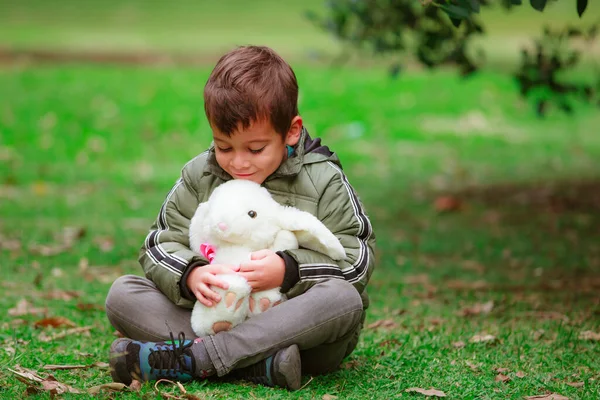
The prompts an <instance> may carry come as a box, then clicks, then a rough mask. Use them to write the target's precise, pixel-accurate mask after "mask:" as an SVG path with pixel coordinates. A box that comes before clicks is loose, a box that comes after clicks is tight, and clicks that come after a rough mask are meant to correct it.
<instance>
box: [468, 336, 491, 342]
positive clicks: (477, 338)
mask: <svg viewBox="0 0 600 400" xmlns="http://www.w3.org/2000/svg"><path fill="white" fill-rule="evenodd" d="M496 340H498V339H497V338H496V336H494V335H475V336H473V337H472V338H471V339H469V342H471V343H493V342H495V341H496Z"/></svg>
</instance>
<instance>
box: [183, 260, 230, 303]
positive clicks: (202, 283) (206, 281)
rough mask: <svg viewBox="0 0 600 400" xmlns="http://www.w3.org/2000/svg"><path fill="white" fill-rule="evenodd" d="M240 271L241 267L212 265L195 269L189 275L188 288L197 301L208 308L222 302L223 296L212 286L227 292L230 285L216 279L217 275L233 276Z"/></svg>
mask: <svg viewBox="0 0 600 400" xmlns="http://www.w3.org/2000/svg"><path fill="white" fill-rule="evenodd" d="M239 270H240V267H239V266H233V265H225V264H212V265H206V266H203V267H198V268H194V270H193V271H192V272H190V274H189V275H188V278H187V282H186V284H187V286H188V288H190V290H191V291H192V293H194V296H196V299H198V301H199V302H200V303H202V304H204V305H205V306H207V307H212V306H213V304H216V303H218V302H219V301H221V296H219V294H218V293H217V292H215V291H214V290H211V289H210V285H215V286H218V287H220V288H223V289H225V290H227V289H228V288H229V285H228V284H227V283H226V282H223V281H222V280H220V279H219V278H217V277H216V275H217V274H233V273H235V272H237V271H239Z"/></svg>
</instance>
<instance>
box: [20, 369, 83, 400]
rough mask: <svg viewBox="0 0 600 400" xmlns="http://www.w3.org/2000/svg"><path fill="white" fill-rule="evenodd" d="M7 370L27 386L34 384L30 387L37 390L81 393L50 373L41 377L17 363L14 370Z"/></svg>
mask: <svg viewBox="0 0 600 400" xmlns="http://www.w3.org/2000/svg"><path fill="white" fill-rule="evenodd" d="M8 370H9V371H11V372H12V373H13V374H15V375H16V376H17V379H18V380H20V381H21V382H23V383H25V384H27V385H28V386H32V384H34V385H33V388H32V389H33V390H34V391H39V390H40V389H41V390H45V391H48V392H50V395H51V396H53V395H57V394H63V393H81V391H80V390H78V389H75V388H74V387H71V386H69V385H65V384H64V383H61V382H58V381H57V380H56V378H55V377H54V376H52V375H48V376H47V377H46V378H42V377H41V376H40V375H38V373H37V372H36V371H34V370H31V369H27V368H23V367H21V366H19V365H17V366H16V367H15V369H14V370H13V369H10V368H8ZM28 390H29V388H28Z"/></svg>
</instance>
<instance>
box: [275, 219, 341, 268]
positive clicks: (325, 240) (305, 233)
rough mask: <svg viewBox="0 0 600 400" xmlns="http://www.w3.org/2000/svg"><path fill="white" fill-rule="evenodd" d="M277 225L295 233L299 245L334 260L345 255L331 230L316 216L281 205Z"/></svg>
mask: <svg viewBox="0 0 600 400" xmlns="http://www.w3.org/2000/svg"><path fill="white" fill-rule="evenodd" d="M278 222H279V226H281V228H282V229H285V230H288V231H291V232H293V233H294V235H296V238H297V239H298V244H299V245H300V246H301V247H305V248H307V249H311V250H315V251H318V252H319V253H323V254H326V255H328V256H329V257H331V258H332V259H334V260H342V259H344V258H345V257H346V251H345V250H344V247H343V246H342V244H341V243H340V241H339V240H338V238H337V237H336V236H335V235H334V234H333V233H331V231H330V230H329V229H328V228H327V227H326V226H325V224H323V223H322V222H321V221H319V219H318V218H317V217H315V216H314V215H312V214H311V213H308V212H306V211H301V210H298V209H297V208H293V207H282V208H281V209H280V210H279V213H278Z"/></svg>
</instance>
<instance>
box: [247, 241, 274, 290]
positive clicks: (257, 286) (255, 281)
mask: <svg viewBox="0 0 600 400" xmlns="http://www.w3.org/2000/svg"><path fill="white" fill-rule="evenodd" d="M284 274H285V262H284V261H283V258H281V257H279V256H278V255H277V253H275V252H274V251H272V250H259V251H255V252H254V253H252V254H251V255H250V261H246V262H244V263H242V264H240V275H241V276H243V277H244V278H246V280H247V281H248V283H249V284H250V286H251V287H252V291H253V292H258V291H261V290H267V289H273V288H276V287H279V286H281V285H282V284H283V276H284Z"/></svg>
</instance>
